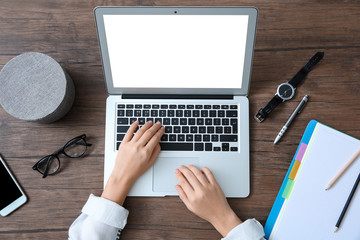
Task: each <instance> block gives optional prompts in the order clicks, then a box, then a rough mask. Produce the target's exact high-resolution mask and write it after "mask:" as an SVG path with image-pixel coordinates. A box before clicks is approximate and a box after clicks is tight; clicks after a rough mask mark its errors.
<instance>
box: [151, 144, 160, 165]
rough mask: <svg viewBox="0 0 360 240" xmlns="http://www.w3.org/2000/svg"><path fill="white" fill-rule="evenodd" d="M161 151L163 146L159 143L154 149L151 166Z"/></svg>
mask: <svg viewBox="0 0 360 240" xmlns="http://www.w3.org/2000/svg"><path fill="white" fill-rule="evenodd" d="M160 151H161V147H160V144H158V145H156V146H155V148H154V151H153V152H152V154H151V157H150V159H149V164H150V166H152V165H153V164H154V163H155V161H156V159H157V157H158V156H159V153H160Z"/></svg>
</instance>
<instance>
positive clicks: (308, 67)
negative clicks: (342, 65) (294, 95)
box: [289, 52, 324, 88]
mask: <svg viewBox="0 0 360 240" xmlns="http://www.w3.org/2000/svg"><path fill="white" fill-rule="evenodd" d="M323 57H324V52H317V53H316V54H315V55H314V56H313V57H312V58H311V59H310V60H309V61H308V62H307V63H306V64H305V66H304V67H302V68H301V69H300V71H299V72H298V73H296V74H295V76H294V77H293V78H292V79H291V80H290V81H289V84H291V85H292V86H293V87H294V88H296V87H297V86H298V85H299V84H300V83H301V81H302V80H303V79H304V78H305V77H306V75H307V74H308V73H309V72H310V71H311V69H313V67H314V66H315V65H316V64H317V63H318V62H320V60H321V59H322V58H323Z"/></svg>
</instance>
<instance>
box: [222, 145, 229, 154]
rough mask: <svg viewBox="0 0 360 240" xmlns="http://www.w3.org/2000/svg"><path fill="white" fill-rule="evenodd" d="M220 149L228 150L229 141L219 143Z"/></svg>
mask: <svg viewBox="0 0 360 240" xmlns="http://www.w3.org/2000/svg"><path fill="white" fill-rule="evenodd" d="M221 149H222V150H223V151H225V152H228V151H229V143H223V144H222V145H221Z"/></svg>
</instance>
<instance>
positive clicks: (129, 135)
mask: <svg viewBox="0 0 360 240" xmlns="http://www.w3.org/2000/svg"><path fill="white" fill-rule="evenodd" d="M138 125H139V121H138V120H136V121H135V122H133V123H132V124H131V125H130V127H129V129H128V130H127V131H126V134H125V136H124V138H123V142H129V141H130V140H131V138H132V136H133V135H134V132H135V130H136V128H137V127H138Z"/></svg>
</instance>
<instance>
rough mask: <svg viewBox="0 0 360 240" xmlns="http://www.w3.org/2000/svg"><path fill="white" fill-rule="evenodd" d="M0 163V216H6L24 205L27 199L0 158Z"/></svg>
mask: <svg viewBox="0 0 360 240" xmlns="http://www.w3.org/2000/svg"><path fill="white" fill-rule="evenodd" d="M0 162H1V164H0V194H1V197H0V215H1V216H7V215H9V214H10V213H11V212H13V211H14V210H15V209H17V208H18V207H20V206H21V205H23V204H24V203H26V201H27V198H26V196H25V193H24V191H23V190H22V189H21V188H20V186H19V184H18V183H17V182H16V180H15V178H14V176H13V175H12V174H11V172H10V169H9V168H8V167H7V166H6V164H5V161H4V160H3V159H2V158H1V156H0Z"/></svg>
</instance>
